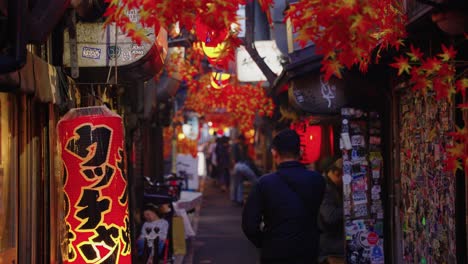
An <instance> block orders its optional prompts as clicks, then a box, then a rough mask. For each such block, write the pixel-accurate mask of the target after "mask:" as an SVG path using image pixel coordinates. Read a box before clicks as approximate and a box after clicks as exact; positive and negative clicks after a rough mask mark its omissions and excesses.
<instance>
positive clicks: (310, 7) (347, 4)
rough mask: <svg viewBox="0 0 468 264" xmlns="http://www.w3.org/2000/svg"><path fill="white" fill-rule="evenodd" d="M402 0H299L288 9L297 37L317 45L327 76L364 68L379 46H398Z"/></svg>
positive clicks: (402, 25)
mask: <svg viewBox="0 0 468 264" xmlns="http://www.w3.org/2000/svg"><path fill="white" fill-rule="evenodd" d="M402 10H403V8H402V6H401V1H397V0H326V1H324V0H321V1H318V0H300V1H299V2H297V3H294V4H291V5H290V8H289V10H288V11H287V15H286V17H287V19H289V20H290V22H291V24H292V26H293V28H294V31H295V32H296V33H297V38H296V41H297V42H298V43H299V44H300V45H302V46H305V45H307V44H308V43H310V42H313V43H314V44H315V45H316V52H317V54H320V55H323V56H324V58H323V61H322V69H321V70H322V72H324V74H325V76H324V77H325V79H326V80H328V79H329V78H330V77H331V76H332V75H335V76H337V77H338V78H341V77H342V76H341V71H342V70H343V69H344V68H345V67H346V68H348V69H349V68H351V67H352V66H354V65H358V66H359V69H360V70H361V71H363V72H366V71H367V68H368V65H369V63H371V62H372V55H373V52H376V53H377V55H376V59H377V60H378V58H379V53H380V51H381V50H382V49H387V48H389V47H395V48H399V46H400V45H401V39H402V38H404V37H405V34H406V33H405V32H406V31H405V21H406V18H405V16H404V15H403V11H402Z"/></svg>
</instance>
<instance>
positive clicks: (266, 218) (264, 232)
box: [242, 129, 325, 264]
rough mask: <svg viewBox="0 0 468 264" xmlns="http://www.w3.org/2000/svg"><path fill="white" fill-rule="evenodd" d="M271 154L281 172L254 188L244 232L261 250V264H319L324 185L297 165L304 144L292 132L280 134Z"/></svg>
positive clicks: (308, 171) (245, 211)
mask: <svg viewBox="0 0 468 264" xmlns="http://www.w3.org/2000/svg"><path fill="white" fill-rule="evenodd" d="M271 148H272V150H271V152H272V155H273V159H274V161H275V163H276V164H277V165H278V170H277V171H276V172H274V173H271V174H267V175H265V176H262V177H261V178H260V179H259V181H258V183H257V184H256V185H255V186H254V187H253V189H252V191H251V193H250V195H249V197H248V199H247V201H246V204H245V206H244V211H243V214H242V229H243V231H244V233H245V235H246V236H247V238H248V239H249V240H250V241H251V242H252V243H253V244H254V245H255V246H256V247H257V248H259V249H260V259H261V263H262V264H315V263H317V260H318V255H319V239H320V235H319V229H318V223H317V219H318V214H319V209H320V204H321V202H322V199H323V195H324V192H325V180H324V178H323V177H322V176H321V175H320V174H319V173H317V172H315V171H310V170H307V169H306V168H305V167H304V165H302V164H301V163H300V162H299V161H298V160H299V156H300V139H299V136H298V134H297V133H296V132H295V131H294V130H291V129H286V130H283V131H281V132H279V133H278V134H277V135H276V136H275V138H274V139H273V142H272V147H271Z"/></svg>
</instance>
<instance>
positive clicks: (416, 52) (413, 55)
mask: <svg viewBox="0 0 468 264" xmlns="http://www.w3.org/2000/svg"><path fill="white" fill-rule="evenodd" d="M410 50H411V52H407V53H406V54H407V55H408V56H409V57H410V60H411V61H420V60H421V59H422V57H423V56H424V54H423V53H422V52H421V49H420V48H415V47H414V46H413V44H411V45H410Z"/></svg>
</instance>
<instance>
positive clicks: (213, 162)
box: [208, 134, 219, 185]
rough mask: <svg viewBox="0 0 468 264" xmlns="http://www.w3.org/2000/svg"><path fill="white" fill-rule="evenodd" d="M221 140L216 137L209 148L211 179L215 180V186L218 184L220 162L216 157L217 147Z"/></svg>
mask: <svg viewBox="0 0 468 264" xmlns="http://www.w3.org/2000/svg"><path fill="white" fill-rule="evenodd" d="M218 142H219V138H218V137H216V134H215V135H214V138H213V141H212V142H211V143H210V145H209V146H208V156H209V158H208V159H209V163H210V165H209V166H210V169H209V170H210V174H209V175H210V177H211V178H212V179H213V180H214V183H215V185H216V184H217V180H218V178H217V176H218V162H217V160H218V159H217V157H216V146H217V145H218Z"/></svg>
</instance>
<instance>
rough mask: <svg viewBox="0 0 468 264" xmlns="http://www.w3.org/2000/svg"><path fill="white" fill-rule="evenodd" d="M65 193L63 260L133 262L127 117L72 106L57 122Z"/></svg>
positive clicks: (97, 109)
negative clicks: (127, 173)
mask: <svg viewBox="0 0 468 264" xmlns="http://www.w3.org/2000/svg"><path fill="white" fill-rule="evenodd" d="M57 128H58V135H59V141H60V142H59V143H60V151H61V157H62V161H63V165H64V166H63V182H64V198H65V225H66V232H67V233H66V234H65V239H66V240H65V243H64V245H65V247H66V249H64V251H65V254H63V258H64V263H131V254H130V249H131V245H130V238H131V237H130V226H129V216H128V195H127V189H126V187H127V179H126V173H125V165H124V162H125V157H124V135H123V125H122V118H121V117H120V116H118V115H116V114H114V113H112V112H111V111H110V110H109V109H108V108H106V107H88V108H78V109H72V110H70V111H69V112H68V113H67V114H66V115H65V116H64V117H63V119H62V120H60V122H59V124H58V125H57Z"/></svg>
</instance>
